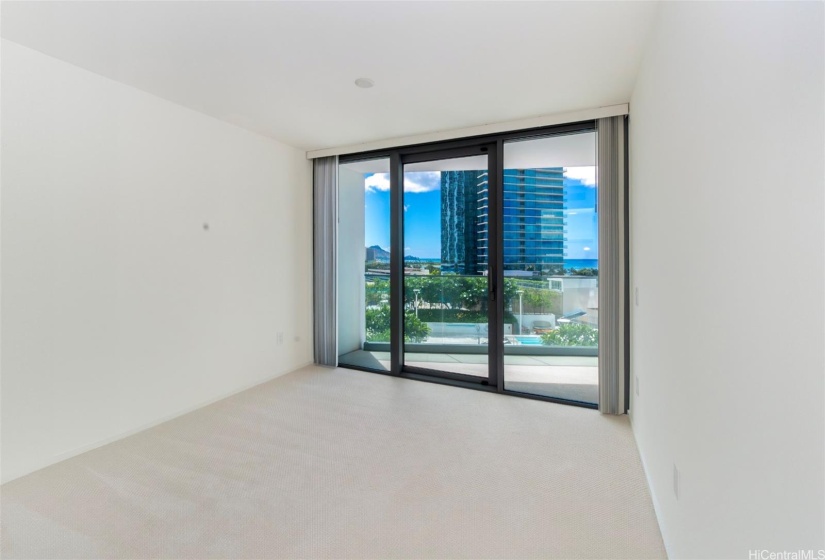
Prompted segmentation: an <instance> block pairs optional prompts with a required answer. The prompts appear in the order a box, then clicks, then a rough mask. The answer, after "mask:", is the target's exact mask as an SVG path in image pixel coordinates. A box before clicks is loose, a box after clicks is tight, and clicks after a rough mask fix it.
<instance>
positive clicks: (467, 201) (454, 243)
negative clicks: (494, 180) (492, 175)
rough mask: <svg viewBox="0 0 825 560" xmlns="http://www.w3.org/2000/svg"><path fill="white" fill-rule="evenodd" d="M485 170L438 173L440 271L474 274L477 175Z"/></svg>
mask: <svg viewBox="0 0 825 560" xmlns="http://www.w3.org/2000/svg"><path fill="white" fill-rule="evenodd" d="M482 174H484V180H485V182H486V176H487V172H486V171H442V172H441V270H442V272H451V273H456V274H469V275H474V274H477V273H478V272H477V269H478V258H477V255H478V237H479V236H478V226H477V224H478V220H477V215H478V206H479V185H480V180H481V179H480V175H482Z"/></svg>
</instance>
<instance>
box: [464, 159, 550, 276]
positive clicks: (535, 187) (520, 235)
mask: <svg viewBox="0 0 825 560" xmlns="http://www.w3.org/2000/svg"><path fill="white" fill-rule="evenodd" d="M486 189H487V186H486V174H485V182H484V186H483V188H482V187H481V186H480V187H479V192H480V194H479V201H480V202H479V210H478V231H479V236H480V238H481V237H483V239H484V240H486V239H487V222H488V212H487V204H486V199H487V190H486ZM503 190H504V209H503V214H504V216H503V222H504V231H503V234H504V235H503V238H504V240H503V241H504V245H503V249H504V255H503V256H504V274H505V275H531V276H540V275H548V274H555V273H558V272H561V271H562V270H563V269H564V250H565V244H564V169H563V168H561V167H554V168H548V169H505V170H504V189H503ZM482 200H483V201H484V204H481V201H482ZM478 246H479V250H478V267H479V268H480V269H481V270H484V269H486V268H487V259H488V254H487V243H486V242H484V243H482V242H481V241H479V244H478Z"/></svg>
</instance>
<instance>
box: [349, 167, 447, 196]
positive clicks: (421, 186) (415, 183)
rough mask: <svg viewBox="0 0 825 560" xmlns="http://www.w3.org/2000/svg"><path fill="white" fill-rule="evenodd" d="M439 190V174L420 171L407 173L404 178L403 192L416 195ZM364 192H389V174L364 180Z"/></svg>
mask: <svg viewBox="0 0 825 560" xmlns="http://www.w3.org/2000/svg"><path fill="white" fill-rule="evenodd" d="M440 188H441V172H439V171H422V172H415V173H407V174H406V175H405V176H404V192H408V193H412V194H418V193H425V192H430V191H437V190H438V189H440ZM364 190H365V191H367V192H378V191H382V192H387V191H389V190H390V174H389V173H373V174H372V175H370V176H369V177H367V178H365V179H364Z"/></svg>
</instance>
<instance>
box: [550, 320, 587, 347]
mask: <svg viewBox="0 0 825 560" xmlns="http://www.w3.org/2000/svg"><path fill="white" fill-rule="evenodd" d="M541 342H542V344H546V345H548V346H598V345H599V330H598V329H595V328H593V327H591V326H590V325H585V324H583V323H566V324H564V325H561V326H560V327H558V328H557V329H554V330H552V331H550V332H549V333H545V334H543V335H541Z"/></svg>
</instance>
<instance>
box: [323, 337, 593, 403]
mask: <svg viewBox="0 0 825 560" xmlns="http://www.w3.org/2000/svg"><path fill="white" fill-rule="evenodd" d="M405 357H406V360H405V362H406V365H408V366H414V367H420V368H426V369H432V370H437V371H449V372H453V373H462V374H464V375H473V376H476V377H486V376H487V356H486V355H484V354H456V353H448V354H435V353H432V354H429V353H409V352H408V353H406V354H405ZM338 363H339V364H341V365H345V366H346V365H351V366H356V367H363V368H369V369H378V370H384V371H386V370H389V368H390V353H389V352H374V351H373V352H369V351H366V350H356V351H354V352H349V353H347V354H343V355H341V356H339V357H338ZM504 380H505V388H506V389H507V390H510V391H518V392H520V393H528V394H531V395H542V396H546V397H555V398H559V399H566V400H572V401H580V402H587V403H594V404H595V403H597V402H598V398H599V370H598V358H595V357H589V356H508V355H506V354H505V356H504Z"/></svg>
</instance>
